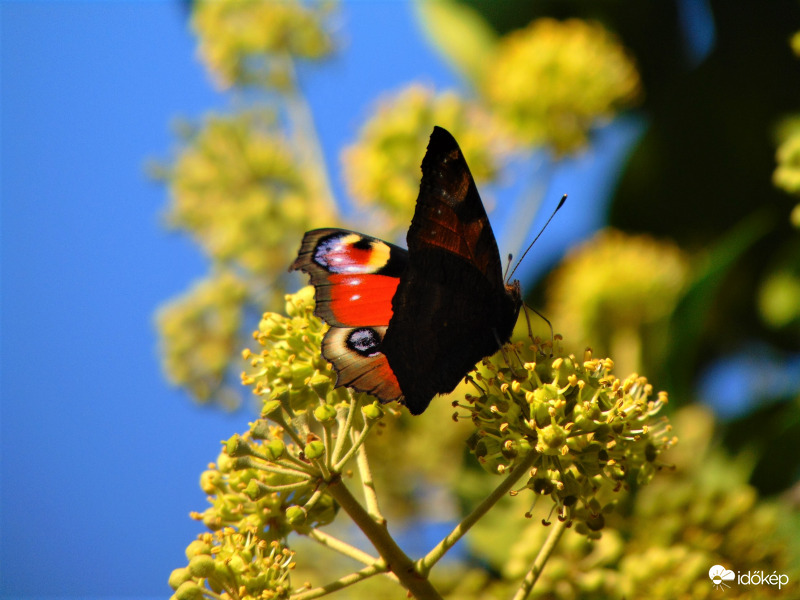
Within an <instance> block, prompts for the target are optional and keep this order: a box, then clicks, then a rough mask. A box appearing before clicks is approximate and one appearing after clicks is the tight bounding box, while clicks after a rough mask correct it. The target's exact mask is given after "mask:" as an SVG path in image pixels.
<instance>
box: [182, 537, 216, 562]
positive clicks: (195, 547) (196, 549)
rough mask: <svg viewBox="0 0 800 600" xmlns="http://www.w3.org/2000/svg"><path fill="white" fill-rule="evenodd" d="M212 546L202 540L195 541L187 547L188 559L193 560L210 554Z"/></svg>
mask: <svg viewBox="0 0 800 600" xmlns="http://www.w3.org/2000/svg"><path fill="white" fill-rule="evenodd" d="M210 553H211V546H210V545H209V544H208V543H207V542H204V541H202V540H194V541H193V542H192V543H190V544H189V545H188V546H187V547H186V558H187V559H189V560H192V558H194V557H195V556H199V555H202V554H210Z"/></svg>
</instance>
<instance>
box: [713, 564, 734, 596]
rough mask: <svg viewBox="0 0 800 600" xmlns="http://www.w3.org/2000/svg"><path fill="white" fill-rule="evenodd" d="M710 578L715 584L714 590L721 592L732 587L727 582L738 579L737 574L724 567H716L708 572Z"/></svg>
mask: <svg viewBox="0 0 800 600" xmlns="http://www.w3.org/2000/svg"><path fill="white" fill-rule="evenodd" d="M708 577H709V579H711V583H713V584H714V589H717V590H721V589H723V588H729V587H731V586H729V585H728V584H727V583H725V582H726V581H733V580H734V579H736V573H734V572H733V571H731V570H729V569H726V568H725V567H723V566H722V565H714V566H713V567H711V568H710V569H709V570H708Z"/></svg>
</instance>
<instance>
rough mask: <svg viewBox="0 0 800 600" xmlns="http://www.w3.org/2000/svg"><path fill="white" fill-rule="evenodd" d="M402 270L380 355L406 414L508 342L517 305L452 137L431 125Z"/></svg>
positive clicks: (417, 410)
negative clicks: (391, 373)
mask: <svg viewBox="0 0 800 600" xmlns="http://www.w3.org/2000/svg"><path fill="white" fill-rule="evenodd" d="M407 241H408V251H409V255H408V260H409V263H408V267H407V269H406V271H405V272H404V273H403V275H402V277H401V278H400V284H399V286H398V288H397V291H396V293H395V295H394V298H393V299H392V313H393V315H392V318H391V320H390V322H389V327H388V329H387V331H386V334H385V336H384V339H383V344H382V349H383V352H384V353H385V354H386V357H387V359H388V361H389V364H390V366H391V367H392V370H393V371H394V374H395V376H396V377H397V380H398V382H399V384H400V388H401V389H402V390H403V395H404V396H405V404H406V406H408V408H409V410H410V411H411V413H412V414H419V413H421V412H422V411H424V410H425V408H427V406H428V403H429V402H430V400H431V399H432V398H433V396H435V395H436V394H441V393H447V392H450V391H452V390H453V388H455V386H456V385H458V383H459V381H461V379H463V378H464V376H465V375H466V374H467V373H468V372H469V371H470V370H472V368H473V367H474V366H475V363H477V362H478V361H479V360H480V359H481V358H483V357H484V356H488V355H490V354H493V353H494V352H496V351H497V350H498V348H499V347H500V346H501V345H502V344H503V343H505V342H507V341H508V339H509V338H510V336H511V331H512V330H513V328H514V324H515V323H516V319H517V315H518V314H519V308H520V306H521V299H520V295H519V291H518V290H519V288H518V286H509V287H508V288H506V286H505V285H504V282H503V274H502V266H501V263H500V254H499V252H498V250H497V242H496V241H495V238H494V234H493V233H492V228H491V226H490V224H489V219H488V217H487V216H486V211H485V210H484V208H483V203H482V202H481V199H480V196H479V195H478V190H477V188H476V187H475V182H474V181H473V179H472V174H471V173H470V171H469V167H467V163H466V161H465V160H464V156H463V155H462V153H461V149H460V148H459V147H458V144H457V143H456V141H455V139H454V138H453V136H452V135H450V134H449V133H448V132H447V131H445V130H444V129H442V128H441V127H435V128H434V130H433V134H432V135H431V139H430V142H429V144H428V151H427V153H426V154H425V158H424V159H423V161H422V181H421V183H420V191H419V197H418V199H417V206H416V210H415V212H414V218H413V220H412V221H411V227H410V229H409V230H408V236H407Z"/></svg>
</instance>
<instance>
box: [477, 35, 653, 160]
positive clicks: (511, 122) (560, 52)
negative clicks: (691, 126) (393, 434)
mask: <svg viewBox="0 0 800 600" xmlns="http://www.w3.org/2000/svg"><path fill="white" fill-rule="evenodd" d="M484 92H485V94H486V96H487V99H488V101H489V104H490V105H491V106H492V107H493V108H494V109H495V110H496V112H497V114H498V115H499V116H500V117H501V118H502V119H503V120H504V121H505V123H506V124H507V126H508V128H509V131H510V132H512V133H513V134H514V135H515V136H516V137H518V138H519V139H520V140H521V141H523V142H525V143H528V144H532V145H535V144H549V145H550V146H551V147H552V148H553V149H554V150H555V151H556V152H557V153H558V154H564V153H569V152H573V151H575V150H578V149H580V148H581V147H583V146H585V145H586V143H587V141H588V134H589V129H590V127H591V126H592V125H594V124H595V123H596V122H597V121H598V120H602V119H610V118H611V117H613V116H614V114H615V113H616V112H617V111H618V110H620V109H622V108H626V107H628V106H630V105H632V104H633V103H634V102H636V100H637V98H638V97H639V95H640V94H641V83H640V80H639V74H638V72H637V70H636V66H635V64H634V62H633V60H632V59H631V58H630V57H629V56H628V54H627V53H626V51H625V49H624V48H623V47H622V45H621V44H620V43H619V41H618V40H617V39H616V37H615V36H614V35H612V34H611V33H609V32H608V31H606V29H604V28H603V27H602V26H601V25H600V24H598V23H590V22H586V21H581V20H578V19H570V20H567V21H563V22H562V21H556V20H555V19H538V20H536V21H533V22H532V23H531V24H530V25H529V26H528V27H526V28H525V29H521V30H519V31H515V32H513V33H511V34H509V35H507V36H505V37H504V38H503V39H501V41H500V42H499V44H498V48H497V53H496V56H495V61H494V62H493V65H492V68H491V69H490V70H489V71H488V72H487V78H486V80H485V82H484Z"/></svg>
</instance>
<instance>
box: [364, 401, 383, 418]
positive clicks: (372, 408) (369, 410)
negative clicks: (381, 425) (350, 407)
mask: <svg viewBox="0 0 800 600" xmlns="http://www.w3.org/2000/svg"><path fill="white" fill-rule="evenodd" d="M361 412H362V413H363V414H364V418H365V419H366V420H367V421H376V420H378V419H380V418H381V417H383V408H382V407H381V405H380V404H379V403H378V402H377V401H376V402H373V403H372V404H367V405H366V406H363V407H362V408H361Z"/></svg>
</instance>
